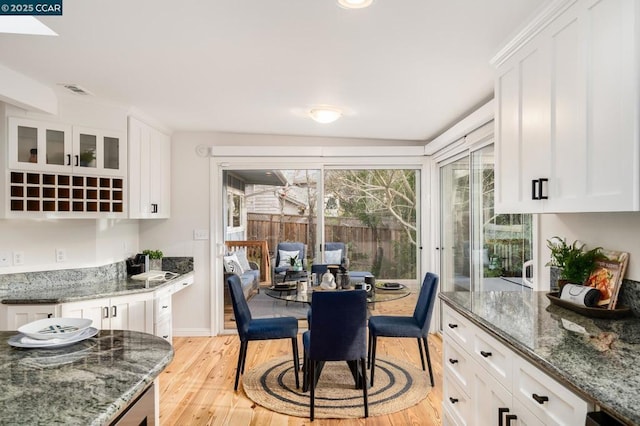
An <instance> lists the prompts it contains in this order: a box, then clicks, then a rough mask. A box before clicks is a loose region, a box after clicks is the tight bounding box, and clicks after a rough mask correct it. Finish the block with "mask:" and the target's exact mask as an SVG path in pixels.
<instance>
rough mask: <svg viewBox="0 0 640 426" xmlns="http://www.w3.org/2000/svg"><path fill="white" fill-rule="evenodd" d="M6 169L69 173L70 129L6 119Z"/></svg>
mask: <svg viewBox="0 0 640 426" xmlns="http://www.w3.org/2000/svg"><path fill="white" fill-rule="evenodd" d="M8 124H9V134H8V137H9V139H8V142H9V168H11V169H18V170H40V171H51V172H54V171H57V172H69V171H70V170H71V149H72V148H71V141H72V138H71V126H68V125H64V124H58V123H47V122H43V121H36V120H28V119H23V118H14V117H10V118H9V120H8Z"/></svg>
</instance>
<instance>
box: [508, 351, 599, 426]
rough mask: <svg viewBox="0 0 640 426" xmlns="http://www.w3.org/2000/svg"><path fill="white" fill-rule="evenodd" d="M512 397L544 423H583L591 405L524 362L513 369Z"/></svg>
mask: <svg viewBox="0 0 640 426" xmlns="http://www.w3.org/2000/svg"><path fill="white" fill-rule="evenodd" d="M513 371H514V372H513V375H514V377H513V390H512V392H513V396H514V398H515V399H517V400H518V401H520V402H521V403H522V405H523V406H524V407H525V408H526V409H528V410H529V411H531V413H533V414H534V415H535V416H536V417H538V418H539V419H541V420H542V421H543V422H544V423H547V424H554V425H576V424H584V421H585V418H586V416H587V412H588V411H589V408H590V407H589V404H588V403H587V402H586V401H584V400H583V399H582V398H580V397H579V396H578V395H576V394H574V393H573V392H571V391H570V390H569V389H567V388H565V387H564V386H563V385H561V384H560V383H558V382H557V381H556V380H554V379H552V378H551V377H549V376H548V375H547V374H545V373H543V372H542V371H541V370H540V369H538V368H537V367H534V366H533V365H532V364H530V363H529V362H527V361H525V360H524V359H522V358H520V357H517V358H516V359H515V360H514V369H513Z"/></svg>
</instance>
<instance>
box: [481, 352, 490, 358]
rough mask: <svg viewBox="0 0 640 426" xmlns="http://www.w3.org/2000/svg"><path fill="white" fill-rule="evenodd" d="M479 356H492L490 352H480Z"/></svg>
mask: <svg viewBox="0 0 640 426" xmlns="http://www.w3.org/2000/svg"><path fill="white" fill-rule="evenodd" d="M480 355H482V356H483V357H485V358H489V357H490V356H491V355H493V354H492V353H491V352H485V351H480Z"/></svg>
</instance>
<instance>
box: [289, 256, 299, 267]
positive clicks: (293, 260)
mask: <svg viewBox="0 0 640 426" xmlns="http://www.w3.org/2000/svg"><path fill="white" fill-rule="evenodd" d="M297 263H298V255H297V254H296V255H293V256H291V257H290V258H289V265H291V266H292V267H294V266H296V264H297Z"/></svg>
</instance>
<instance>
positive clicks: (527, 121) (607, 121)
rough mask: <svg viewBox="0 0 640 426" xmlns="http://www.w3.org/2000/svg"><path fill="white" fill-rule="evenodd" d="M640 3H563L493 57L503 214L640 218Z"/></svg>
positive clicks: (622, 0) (582, 0)
mask: <svg viewBox="0 0 640 426" xmlns="http://www.w3.org/2000/svg"><path fill="white" fill-rule="evenodd" d="M639 13H640V2H637V1H634V0H598V1H596V0H578V1H576V0H558V1H554V2H551V3H550V4H549V5H548V7H547V8H545V9H544V11H543V12H542V13H541V15H540V16H538V17H537V18H536V19H535V20H533V21H532V23H531V24H530V25H529V26H528V27H526V28H525V29H524V30H523V31H522V32H521V33H520V34H519V36H518V37H517V38H516V39H515V40H514V41H513V42H511V43H509V44H508V45H507V47H505V48H504V49H503V50H502V51H501V52H500V53H499V54H498V55H497V56H496V57H495V58H494V59H493V61H492V62H493V64H494V65H495V67H496V81H495V95H496V108H497V111H496V146H497V158H496V163H497V167H496V175H497V176H496V210H497V211H498V212H511V213H517V212H520V213H542V212H599V211H603V212H606V211H637V210H640V188H639V187H640V167H639V164H638V163H639V158H640V154H639V153H640V143H639V140H638V137H639V135H638V132H637V128H638V124H639V121H640V116H639V108H638V101H639V100H640V96H639V92H638V77H639V74H638V64H637V61H638V43H637V41H636V39H637V37H636V36H635V32H636V30H637V29H638V28H640V27H639V25H638V23H639V22H638V21H639V19H640V18H639V17H638V15H639Z"/></svg>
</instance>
